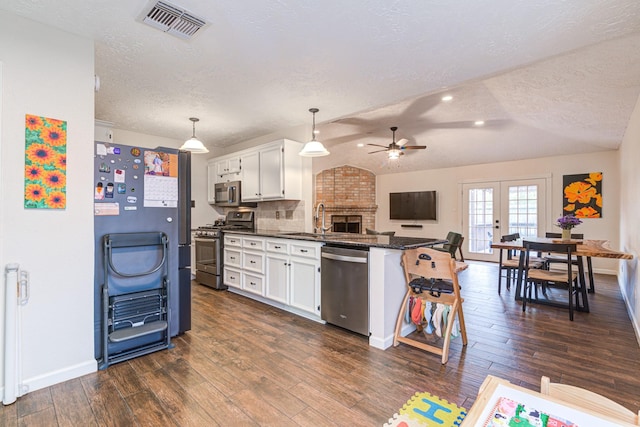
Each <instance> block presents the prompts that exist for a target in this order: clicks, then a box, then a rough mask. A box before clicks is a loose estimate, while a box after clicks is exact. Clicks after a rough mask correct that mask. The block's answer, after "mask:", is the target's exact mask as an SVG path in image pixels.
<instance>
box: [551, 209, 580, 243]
mask: <svg viewBox="0 0 640 427" xmlns="http://www.w3.org/2000/svg"><path fill="white" fill-rule="evenodd" d="M580 224H582V220H581V219H580V218H576V217H575V216H574V215H564V216H561V217H560V218H558V219H557V220H556V226H557V227H560V228H561V229H562V240H571V229H572V228H573V227H576V226H578V225H580Z"/></svg>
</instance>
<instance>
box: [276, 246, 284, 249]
mask: <svg viewBox="0 0 640 427" xmlns="http://www.w3.org/2000/svg"><path fill="white" fill-rule="evenodd" d="M274 248H276V249H281V248H282V246H274Z"/></svg>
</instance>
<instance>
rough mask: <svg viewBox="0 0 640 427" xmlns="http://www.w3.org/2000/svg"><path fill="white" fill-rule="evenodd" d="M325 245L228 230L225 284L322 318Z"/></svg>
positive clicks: (298, 311) (225, 236)
mask: <svg viewBox="0 0 640 427" xmlns="http://www.w3.org/2000/svg"><path fill="white" fill-rule="evenodd" d="M321 247H322V243H318V242H312V241H306V240H294V239H281V238H270V237H260V236H250V235H241V234H227V233H225V235H224V284H225V285H227V286H229V287H231V288H235V289H239V290H241V291H236V292H238V293H240V294H242V295H244V296H247V297H250V298H254V299H258V300H259V301H262V302H264V303H267V304H271V305H274V306H276V307H280V308H282V309H284V310H288V311H290V312H293V313H296V314H299V315H302V316H305V317H308V318H310V319H314V320H317V321H319V320H320V248H321ZM238 262H240V263H239V264H238Z"/></svg>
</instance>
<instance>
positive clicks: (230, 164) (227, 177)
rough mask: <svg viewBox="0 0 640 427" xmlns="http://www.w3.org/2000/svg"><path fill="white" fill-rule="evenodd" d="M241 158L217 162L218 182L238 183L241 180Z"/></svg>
mask: <svg viewBox="0 0 640 427" xmlns="http://www.w3.org/2000/svg"><path fill="white" fill-rule="evenodd" d="M240 165H241V163H240V157H239V156H235V157H229V158H222V159H219V160H216V162H215V168H216V176H217V180H218V181H217V182H227V181H236V180H238V179H239V178H240V170H241V167H240Z"/></svg>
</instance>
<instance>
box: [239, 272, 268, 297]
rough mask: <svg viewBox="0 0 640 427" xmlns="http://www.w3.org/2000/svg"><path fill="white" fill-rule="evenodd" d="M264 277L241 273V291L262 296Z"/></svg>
mask: <svg viewBox="0 0 640 427" xmlns="http://www.w3.org/2000/svg"><path fill="white" fill-rule="evenodd" d="M263 281H264V276H262V275H261V274H252V273H247V272H242V289H244V290H245V291H247V292H251V293H253V294H257V295H263V294H264V286H263V285H264V283H263Z"/></svg>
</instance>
